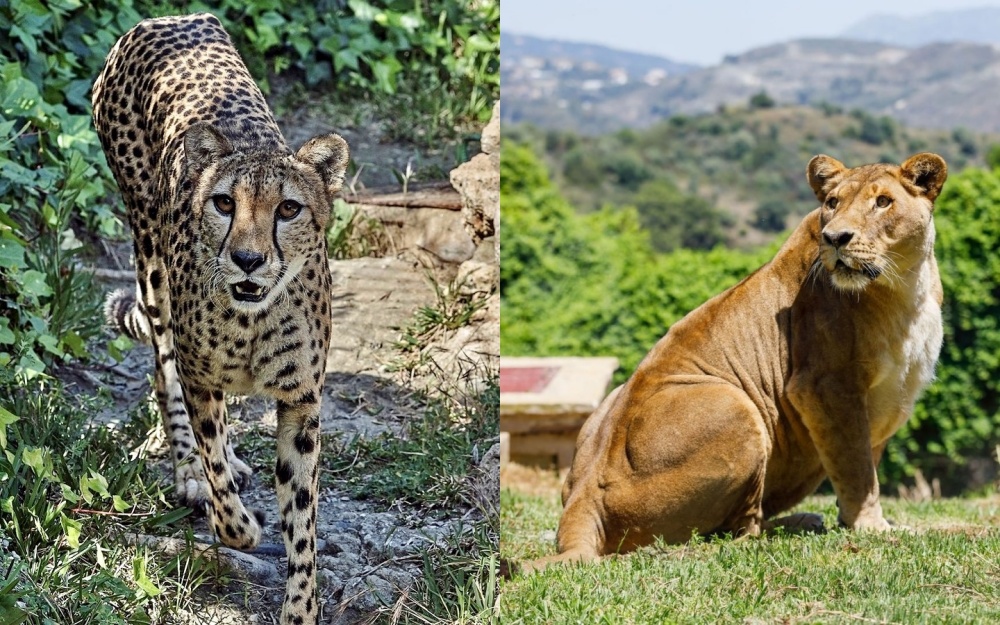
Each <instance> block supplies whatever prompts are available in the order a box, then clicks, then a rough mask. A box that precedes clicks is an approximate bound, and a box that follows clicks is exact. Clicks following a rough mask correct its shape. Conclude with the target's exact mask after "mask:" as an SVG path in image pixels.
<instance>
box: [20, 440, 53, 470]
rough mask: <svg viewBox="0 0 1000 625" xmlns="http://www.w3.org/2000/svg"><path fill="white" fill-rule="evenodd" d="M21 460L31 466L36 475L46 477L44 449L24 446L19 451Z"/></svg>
mask: <svg viewBox="0 0 1000 625" xmlns="http://www.w3.org/2000/svg"><path fill="white" fill-rule="evenodd" d="M21 460H23V461H24V464H26V465H28V466H29V467H31V470H32V471H34V472H35V475H36V476H37V477H48V476H49V474H48V472H46V470H45V450H44V449H42V448H41V447H25V448H24V449H23V450H22V451H21Z"/></svg>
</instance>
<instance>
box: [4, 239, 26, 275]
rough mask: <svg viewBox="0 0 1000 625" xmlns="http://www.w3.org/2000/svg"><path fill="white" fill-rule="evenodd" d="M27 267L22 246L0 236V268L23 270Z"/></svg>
mask: <svg viewBox="0 0 1000 625" xmlns="http://www.w3.org/2000/svg"><path fill="white" fill-rule="evenodd" d="M27 266H28V264H27V263H26V262H25V261H24V246H23V245H21V244H20V243H18V242H17V241H15V240H14V239H12V238H9V237H5V236H0V267H3V268H6V269H24V268H25V267H27Z"/></svg>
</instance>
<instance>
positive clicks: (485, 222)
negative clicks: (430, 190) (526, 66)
mask: <svg viewBox="0 0 1000 625" xmlns="http://www.w3.org/2000/svg"><path fill="white" fill-rule="evenodd" d="M499 119H500V104H499V102H498V103H497V105H496V106H494V107H493V117H492V118H491V119H490V123H489V124H487V126H486V128H485V129H484V130H483V135H482V137H483V140H482V146H483V153H482V154H477V155H476V156H475V157H473V158H472V160H470V161H469V162H467V163H463V164H461V165H459V166H458V167H457V168H455V169H453V170H452V172H451V184H452V185H453V186H454V187H455V189H457V190H458V192H459V193H460V194H461V195H462V204H463V206H464V208H463V209H462V214H463V216H464V217H465V227H466V231H467V232H468V233H469V236H471V237H472V240H473V241H474V242H475V243H476V244H477V245H478V244H479V243H480V242H481V241H482V240H483V239H485V238H487V237H490V236H493V235H494V234H496V233H497V232H498V230H497V225H498V223H499V222H498V215H499V212H500V150H499V145H500V139H499V134H500V121H499ZM487 149H489V150H490V151H487ZM494 246H495V247H497V252H499V241H498V240H497V241H495V243H494Z"/></svg>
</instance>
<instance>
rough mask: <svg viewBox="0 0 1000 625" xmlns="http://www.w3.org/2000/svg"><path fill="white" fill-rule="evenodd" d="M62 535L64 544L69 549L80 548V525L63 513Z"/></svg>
mask: <svg viewBox="0 0 1000 625" xmlns="http://www.w3.org/2000/svg"><path fill="white" fill-rule="evenodd" d="M61 517H62V518H61V519H60V521H61V522H62V528H63V533H65V534H66V543H67V544H68V545H69V546H70V548H71V549H79V548H80V529H81V528H82V525H80V522H79V521H77V520H76V519H71V518H69V517H68V516H66V514H65V513H63V514H62V515H61Z"/></svg>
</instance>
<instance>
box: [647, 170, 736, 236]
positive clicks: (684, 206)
mask: <svg viewBox="0 0 1000 625" xmlns="http://www.w3.org/2000/svg"><path fill="white" fill-rule="evenodd" d="M632 202H633V203H634V204H635V207H636V209H638V211H639V219H640V220H641V222H642V225H643V227H644V228H645V229H646V230H648V231H649V237H650V241H651V242H652V244H653V248H654V249H655V250H656V251H658V252H669V251H672V250H675V249H678V248H681V247H686V248H688V249H697V250H707V249H712V248H713V247H715V246H716V245H719V244H721V243H724V242H725V240H726V236H725V228H727V227H729V226H731V225H732V217H731V216H730V215H729V214H727V213H724V212H723V211H721V210H719V209H718V208H716V207H715V206H714V205H712V203H711V202H709V201H708V200H705V199H704V198H701V197H698V196H695V195H686V194H684V193H682V192H681V191H680V189H678V188H677V187H676V186H675V185H674V184H673V183H671V182H670V181H668V180H664V179H662V178H661V179H656V180H650V181H648V182H645V183H643V185H642V186H641V187H639V190H638V191H637V192H636V194H635V195H634V196H633V198H632Z"/></svg>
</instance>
